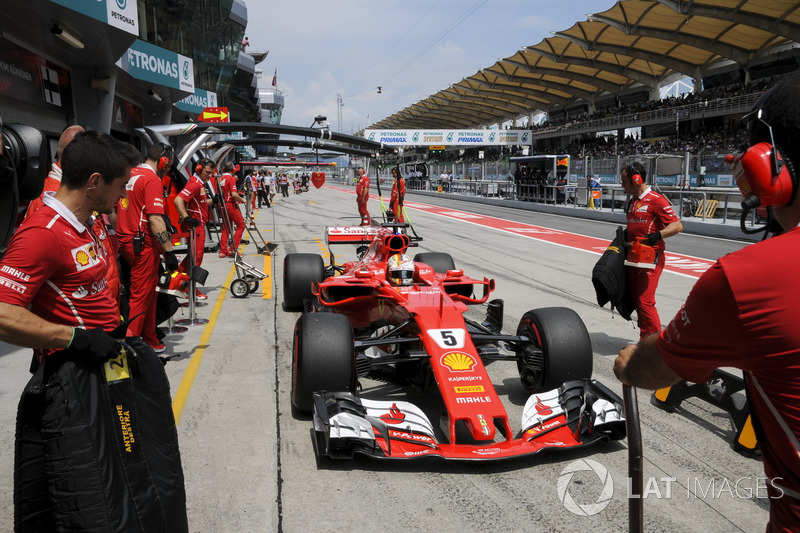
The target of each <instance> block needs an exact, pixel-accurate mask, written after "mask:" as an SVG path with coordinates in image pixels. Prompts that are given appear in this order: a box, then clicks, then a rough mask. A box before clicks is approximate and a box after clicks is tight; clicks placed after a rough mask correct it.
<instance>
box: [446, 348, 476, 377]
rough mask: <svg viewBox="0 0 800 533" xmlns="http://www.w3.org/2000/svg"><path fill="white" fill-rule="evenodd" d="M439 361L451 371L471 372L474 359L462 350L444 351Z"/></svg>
mask: <svg viewBox="0 0 800 533" xmlns="http://www.w3.org/2000/svg"><path fill="white" fill-rule="evenodd" d="M441 362H442V365H444V366H446V367H447V368H449V369H450V370H451V371H452V372H472V370H473V369H474V367H475V359H474V358H473V357H472V356H471V355H469V354H465V353H463V352H450V353H446V354H444V355H443V356H442V359H441Z"/></svg>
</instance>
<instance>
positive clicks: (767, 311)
mask: <svg viewBox="0 0 800 533" xmlns="http://www.w3.org/2000/svg"><path fill="white" fill-rule="evenodd" d="M798 93H800V74H794V75H792V76H791V77H789V78H786V79H785V80H783V81H782V82H780V83H779V84H778V85H776V86H775V87H774V88H773V89H771V90H770V91H769V92H767V93H766V94H765V95H764V96H763V97H762V98H761V99H759V101H758V102H756V104H755V110H760V111H761V114H760V116H759V115H758V113H751V114H750V115H749V118H750V122H749V141H748V144H749V148H748V149H747V152H746V153H745V154H744V156H745V157H747V156H748V155H750V156H752V157H753V158H754V159H757V160H760V161H761V162H762V164H761V165H760V166H758V167H754V166H748V167H746V168H745V167H744V166H740V167H739V169H738V170H740V171H741V173H740V174H739V184H740V188H742V189H743V191H742V192H743V193H744V194H745V195H746V196H749V195H750V194H753V195H754V196H753V198H757V199H758V203H760V204H761V205H762V206H765V207H766V206H769V207H771V208H772V211H773V214H774V215H775V218H776V220H777V221H778V222H779V223H780V225H781V227H782V228H783V229H784V230H785V233H783V234H781V235H778V236H776V237H773V238H771V239H768V240H765V241H761V242H759V243H756V244H751V245H749V246H747V247H745V248H743V249H741V250H739V251H738V252H734V253H731V254H728V255H726V256H724V257H722V258H720V259H719V260H718V261H717V263H716V264H715V265H714V266H713V267H711V268H710V269H708V270H707V271H706V272H705V273H704V274H703V275H702V276H701V277H700V279H699V280H697V283H696V284H695V286H694V288H693V289H692V291H691V292H690V293H689V297H688V298H687V300H686V302H685V303H684V305H683V306H682V307H681V309H680V311H679V312H678V314H677V315H676V316H675V318H673V319H672V321H671V322H670V323H669V325H668V326H667V328H666V329H665V330H664V331H662V332H661V333H660V334H658V335H651V336H648V337H646V338H644V339H642V340H640V341H639V343H638V344H637V345H629V346H626V347H625V348H623V349H622V350H621V351H620V352H619V356H618V357H617V359H616V361H615V362H614V373H615V374H616V375H617V377H618V378H619V380H620V381H622V382H623V383H626V384H628V385H633V386H638V387H644V388H648V389H657V388H662V387H667V386H671V385H673V384H675V383H677V382H678V381H679V380H680V379H685V380H687V381H691V382H694V383H704V382H706V381H707V380H708V379H709V378H710V377H711V374H712V371H713V370H714V369H716V368H720V367H736V368H740V369H742V370H744V373H745V377H746V383H747V396H748V400H749V404H750V414H751V415H752V420H753V422H754V424H753V426H754V427H755V430H756V435H757V436H758V444H759V448H760V451H761V457H762V460H763V463H764V472H765V474H766V476H767V478H768V480H767V481H766V483H765V485H766V487H765V488H766V491H767V495H768V498H767V499H766V500H765V501H767V502H769V504H770V519H769V524H768V525H767V531H769V532H777V531H795V530H796V529H797V525H798V524H800V454H798V441H800V415H798V399H799V398H800V366H798V364H797V361H798V360H800V328H798V327H797V324H798V322H800V300H798V298H797V294H798V293H800V277H798V275H797V272H798V269H800V228H798V224H800V195H798V194H797V188H798V176H797V174H796V170H795V169H796V168H797V167H795V166H793V165H790V164H788V163H789V162H794V161H800V101H798V98H797V94H798ZM778 147H780V148H778ZM778 150H779V153H780V159H779V158H778V157H775V159H773V155H774V154H776V152H778ZM762 156H763V157H762ZM781 160H782V161H783V165H781V164H780V161H781ZM737 164H738V163H737ZM779 188H780V189H783V191H784V192H781V193H780V194H778V192H779V191H778V189H779ZM754 203H755V202H754ZM758 203H757V204H756V205H758Z"/></svg>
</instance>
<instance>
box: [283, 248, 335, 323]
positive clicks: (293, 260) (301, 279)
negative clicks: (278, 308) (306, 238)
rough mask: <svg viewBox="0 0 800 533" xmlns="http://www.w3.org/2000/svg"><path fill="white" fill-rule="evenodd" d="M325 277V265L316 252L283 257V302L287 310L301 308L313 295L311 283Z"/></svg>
mask: <svg viewBox="0 0 800 533" xmlns="http://www.w3.org/2000/svg"><path fill="white" fill-rule="evenodd" d="M323 279H325V266H324V264H323V263H322V257H321V256H319V255H317V254H289V255H287V256H286V257H285V258H284V259H283V303H284V305H285V306H286V309H287V310H290V311H299V310H302V309H303V300H306V299H309V298H311V297H312V296H313V294H312V292H311V284H312V283H313V282H317V283H319V282H320V281H322V280H323Z"/></svg>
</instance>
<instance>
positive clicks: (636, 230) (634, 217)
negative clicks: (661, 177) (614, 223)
mask: <svg viewBox="0 0 800 533" xmlns="http://www.w3.org/2000/svg"><path fill="white" fill-rule="evenodd" d="M620 177H621V179H622V188H623V189H625V192H626V193H628V194H629V195H630V196H631V199H630V200H629V203H628V206H627V208H626V210H625V211H626V213H627V222H628V242H635V241H636V239H637V238H639V237H642V238H643V239H644V244H646V245H647V246H652V247H653V248H655V251H656V264H655V267H654V268H644V267H642V268H640V267H635V266H633V267H628V286H629V289H630V291H631V296H633V302H634V304H635V305H636V316H637V320H638V323H639V335H640V338H644V337H646V336H648V335H651V334H653V333H658V332H659V331H661V319H660V318H659V316H658V311H657V310H656V288H657V287H658V280H659V279H660V278H661V271H662V270H664V260H665V258H664V251H665V247H664V239H666V238H668V237H672V236H673V235H677V234H678V233H680V232H681V231H682V230H683V224H681V221H680V220H679V219H678V217H677V215H675V211H673V209H672V205H671V204H670V203H669V200H667V199H666V198H665V197H664V196H663V195H661V194H659V193H657V192H655V191H653V190H652V189H651V188H650V186H649V185H647V172H646V170H645V168H644V166H643V165H642V164H641V163H639V162H636V163H634V164H633V165H631V166H627V167H625V168H623V169H622V172H621V173H620Z"/></svg>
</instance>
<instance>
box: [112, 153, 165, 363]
mask: <svg viewBox="0 0 800 533" xmlns="http://www.w3.org/2000/svg"><path fill="white" fill-rule="evenodd" d="M172 159H173V152H172V147H171V146H170V145H168V144H163V143H159V144H154V145H153V146H151V147H150V148H149V149H148V150H147V158H146V160H145V162H144V164H142V165H139V166H138V167H136V168H135V169H133V171H132V172H131V179H130V181H129V182H128V184H127V185H126V187H125V189H126V191H127V197H126V198H122V199H121V200H120V202H119V203H118V205H117V235H118V236H119V242H120V252H121V253H122V257H124V258H125V261H127V262H128V264H129V265H130V272H131V279H130V286H129V291H130V301H129V304H130V312H129V318H130V321H129V322H128V332H127V335H128V336H132V337H136V336H139V337H142V339H143V340H144V341H145V342H146V343H147V344H149V345H150V347H151V348H153V350H154V351H155V352H156V353H162V352H164V350H165V346H164V344H163V343H162V342H161V341H160V340H159V339H158V336H157V335H156V296H157V293H156V291H155V289H156V286H157V285H158V277H159V274H160V273H159V270H160V269H161V253H162V252H163V253H164V258H165V263H166V267H167V270H168V271H170V272H172V271H174V270H176V269H177V268H178V258H177V257H176V256H175V252H174V251H173V250H172V239H171V238H170V234H169V231H168V230H167V224H166V222H165V221H164V189H163V188H162V187H161V178H163V177H164V176H165V175H166V173H167V172H168V171H169V168H170V165H171V164H172Z"/></svg>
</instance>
